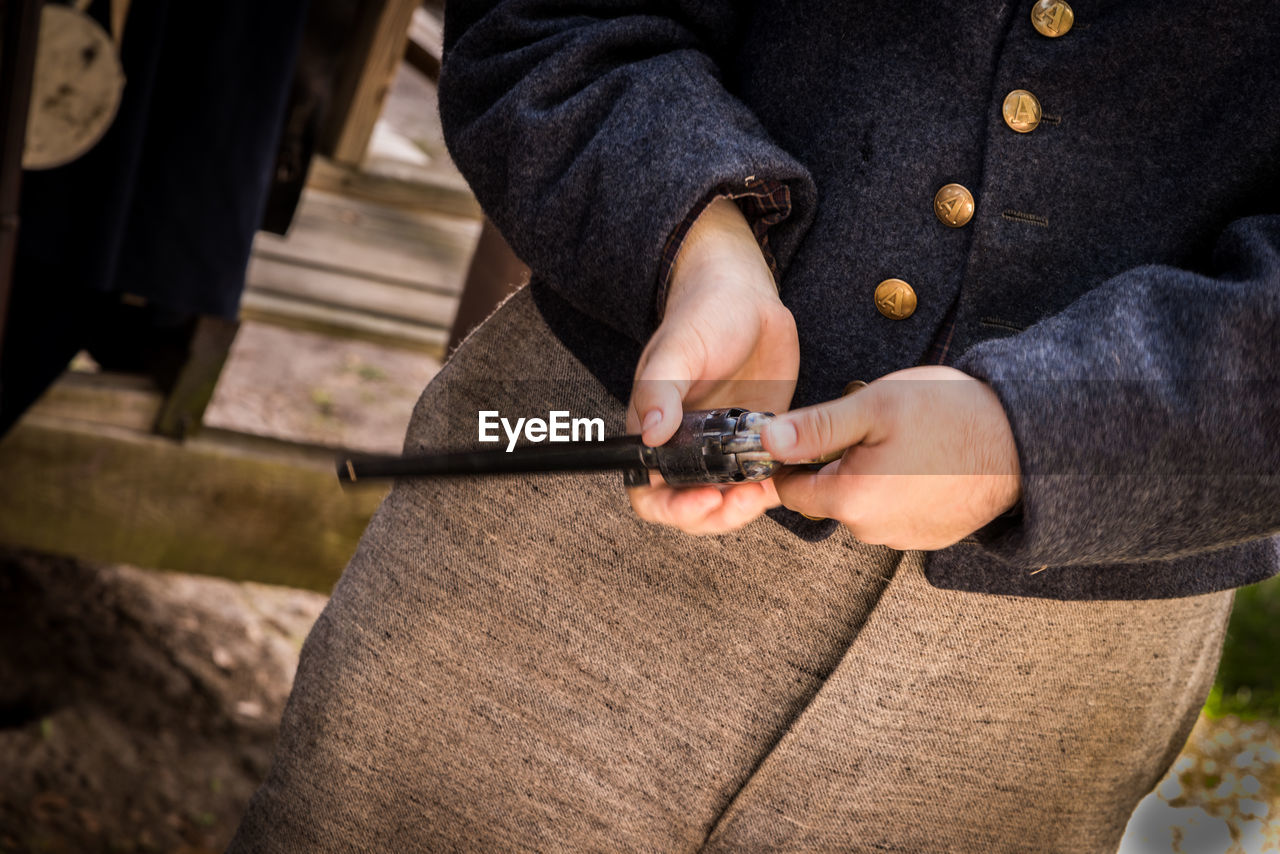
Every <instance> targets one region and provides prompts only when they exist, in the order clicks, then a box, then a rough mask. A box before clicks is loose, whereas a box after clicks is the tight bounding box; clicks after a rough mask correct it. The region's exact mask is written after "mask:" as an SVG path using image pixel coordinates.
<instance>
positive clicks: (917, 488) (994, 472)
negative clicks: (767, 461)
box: [763, 366, 1022, 549]
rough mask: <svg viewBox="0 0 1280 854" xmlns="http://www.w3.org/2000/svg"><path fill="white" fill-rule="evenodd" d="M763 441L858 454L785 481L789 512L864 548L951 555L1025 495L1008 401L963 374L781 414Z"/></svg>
mask: <svg viewBox="0 0 1280 854" xmlns="http://www.w3.org/2000/svg"><path fill="white" fill-rule="evenodd" d="M763 439H764V446H765V448H766V449H767V450H768V451H769V452H770V453H771V454H772V455H773V456H774V457H776V458H778V459H781V460H784V461H786V462H801V461H804V460H812V459H817V458H819V457H823V456H824V455H826V454H828V453H830V452H834V451H838V450H841V449H846V448H847V450H845V451H844V454H843V456H842V457H841V458H840V459H838V460H836V461H835V462H832V463H829V464H828V465H827V466H825V467H824V468H823V469H822V470H821V471H819V472H809V471H802V470H792V471H790V472H787V473H784V474H782V475H781V476H778V477H776V478H775V481H776V485H777V489H778V495H779V497H780V498H781V499H782V503H783V504H784V505H785V506H787V507H790V508H791V509H792V510H796V511H798V512H801V513H804V514H806V515H809V516H825V517H829V518H832V519H836V520H839V521H840V522H842V523H843V524H845V525H847V526H848V527H849V528H850V530H852V532H853V535H854V536H855V537H857V538H858V539H859V540H861V541H862V542H864V543H873V544H882V545H886V546H890V547H892V548H895V549H940V548H944V547H946V546H949V545H952V544H953V543H956V542H958V541H959V540H961V539H963V538H964V537H966V536H968V535H969V534H971V533H973V532H974V531H976V530H978V529H979V528H982V527H983V526H984V525H986V524H988V523H989V522H991V521H992V520H994V519H995V518H996V517H998V516H1000V515H1001V514H1002V513H1005V512H1007V511H1008V510H1010V509H1011V508H1012V507H1013V506H1014V505H1015V504H1016V503H1017V502H1018V499H1019V498H1020V496H1021V490H1022V487H1021V475H1020V469H1019V465H1018V451H1017V448H1016V446H1015V445H1014V440H1013V432H1012V430H1011V429H1010V427H1009V419H1008V417H1007V416H1006V415H1005V412H1004V408H1003V407H1002V406H1001V404H1000V400H999V398H997V397H996V394H995V392H994V391H992V390H991V388H990V386H988V385H987V384H986V383H984V382H982V381H980V380H977V379H974V378H973V377H971V376H969V375H968V374H965V373H962V372H960V371H957V370H955V369H953V368H946V367H934V366H926V367H918V368H908V369H907V370H903V371H897V372H895V373H892V374H888V375H887V376H884V377H882V378H881V379H879V380H877V381H875V382H873V383H872V384H871V385H869V386H867V387H866V388H863V389H861V390H860V391H858V392H856V393H855V394H853V395H850V396H847V397H843V398H840V399H839V400H833V401H830V402H827V403H823V404H819V405H817V406H810V407H806V408H805V409H798V410H796V411H794V412H790V413H787V414H785V415H780V416H778V418H777V420H776V421H774V422H773V423H772V424H770V425H769V426H768V427H767V428H766V429H765V431H764V436H763Z"/></svg>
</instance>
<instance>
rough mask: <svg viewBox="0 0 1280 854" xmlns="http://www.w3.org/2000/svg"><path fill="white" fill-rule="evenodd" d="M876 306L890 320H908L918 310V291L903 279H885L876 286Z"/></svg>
mask: <svg viewBox="0 0 1280 854" xmlns="http://www.w3.org/2000/svg"><path fill="white" fill-rule="evenodd" d="M876 308H878V309H880V313H881V314H883V315H884V316H885V317H887V318H889V319H890V320H906V319H907V318H908V317H910V316H911V315H912V313H913V312H915V310H916V292H915V291H913V290H912V289H911V286H910V285H908V284H907V283H906V282H904V281H902V279H885V280H884V281H883V282H881V283H880V284H879V285H878V286H877V287H876Z"/></svg>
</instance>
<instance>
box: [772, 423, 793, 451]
mask: <svg viewBox="0 0 1280 854" xmlns="http://www.w3.org/2000/svg"><path fill="white" fill-rule="evenodd" d="M769 438H770V439H771V440H772V441H771V442H770V444H772V445H773V448H774V450H775V451H785V450H787V449H788V448H794V447H795V444H796V425H794V424H792V423H791V422H790V421H775V422H773V423H772V424H770V425H769Z"/></svg>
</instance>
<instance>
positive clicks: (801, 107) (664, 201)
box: [440, 0, 1280, 599]
mask: <svg viewBox="0 0 1280 854" xmlns="http://www.w3.org/2000/svg"><path fill="white" fill-rule="evenodd" d="M1032 6H1033V2H1031V0H1017V2H995V0H973V2H958V3H947V2H943V3H938V2H936V0H934V2H928V3H926V2H916V0H867V2H817V0H760V2H756V3H745V2H740V3H731V2H719V1H718V0H717V2H691V0H668V2H658V0H581V1H580V2H574V3H556V2H550V0H509V2H479V0H469V2H465V3H462V2H458V3H451V4H450V5H449V14H448V16H447V20H446V32H445V49H446V56H445V63H444V70H443V74H442V76H441V81H440V106H441V115H442V118H443V122H444V128H445V135H446V140H447V142H448V144H449V148H450V151H451V153H452V154H453V157H454V159H455V161H456V162H457V164H458V166H459V167H460V168H461V170H462V171H463V173H464V174H465V175H466V177H467V178H468V180H469V181H470V183H471V185H472V187H473V189H474V191H475V193H476V196H477V197H478V198H479V200H480V202H481V204H482V206H483V207H484V209H485V211H486V213H487V214H488V215H489V216H490V217H491V218H492V219H493V221H494V222H495V223H496V224H497V225H498V227H499V228H500V229H501V230H502V231H503V233H504V234H505V235H506V236H507V238H508V239H509V241H510V242H511V244H512V246H513V247H514V249H515V250H516V252H517V254H519V255H520V256H521V258H523V259H524V260H525V261H526V262H527V263H528V264H529V265H530V266H531V267H532V269H533V271H534V279H533V282H532V285H531V286H532V288H533V292H534V295H535V298H536V299H537V302H538V305H539V307H540V309H541V310H542V312H543V314H544V315H545V316H546V318H547V320H548V322H549V324H550V325H551V327H552V328H553V329H554V330H556V332H557V334H558V335H560V336H561V337H562V338H563V339H564V341H565V342H566V343H567V344H568V345H569V347H570V348H571V349H572V350H573V351H574V352H575V354H576V355H578V357H579V358H581V359H582V360H583V362H584V363H585V364H586V365H587V366H588V367H589V368H590V369H591V370H592V371H593V372H594V373H595V374H596V375H597V376H599V377H600V378H601V379H602V380H604V381H605V383H606V384H607V385H608V386H609V387H610V388H611V390H613V391H614V392H615V393H616V394H617V395H618V396H619V397H620V398H622V399H625V398H626V395H627V392H628V387H629V383H630V379H631V375H632V372H633V370H634V365H635V362H636V359H637V357H638V355H639V352H640V349H641V346H642V344H643V342H644V341H645V340H647V338H648V336H649V335H650V334H651V333H652V332H653V330H654V328H655V325H656V323H657V320H658V318H657V302H658V295H657V288H658V278H659V265H660V261H661V256H662V251H663V248H664V244H665V243H666V241H667V240H668V238H669V237H670V236H671V235H672V233H673V232H674V231H675V230H676V229H677V228H678V226H679V224H680V223H681V222H682V220H684V218H685V217H686V215H687V214H688V213H689V212H690V211H691V210H693V209H695V208H696V206H697V205H698V204H699V203H700V202H701V201H702V200H705V199H706V198H708V197H709V196H711V195H713V194H715V193H718V192H732V191H734V190H736V189H739V188H742V187H744V186H746V183H747V181H748V179H755V180H767V181H780V182H785V184H786V186H787V188H788V190H789V195H790V210H789V212H788V214H787V216H786V218H785V219H784V220H782V221H781V222H779V223H777V224H774V225H773V226H772V227H771V228H770V229H769V232H768V238H767V240H768V246H769V248H770V250H771V251H772V253H773V255H774V258H775V259H776V261H777V265H778V281H779V286H780V292H781V295H782V298H783V300H784V302H785V303H786V305H787V306H788V307H789V308H790V309H791V311H792V313H793V314H794V315H795V318H796V323H797V326H798V329H799V331H800V348H801V369H800V378H799V384H798V388H797V391H796V397H795V400H794V405H796V406H800V405H805V404H810V403H815V402H818V401H822V400H827V399H831V398H834V397H836V396H838V395H839V394H840V391H841V388H842V387H843V385H844V384H845V383H846V382H847V381H849V380H850V379H866V380H870V379H873V378H875V377H879V376H882V375H884V374H886V373H888V372H890V371H894V370H897V369H900V368H904V367H909V366H912V365H915V364H919V363H920V362H921V360H922V359H923V358H925V356H926V353H927V352H928V351H929V349H930V345H931V343H933V342H934V341H935V338H937V337H938V336H939V334H940V330H941V331H942V334H945V335H947V336H949V339H948V340H949V346H948V347H947V350H946V353H947V356H946V361H947V363H948V364H951V365H953V366H954V367H956V368H959V369H960V370H963V371H965V372H967V373H969V374H972V375H974V376H976V377H979V378H981V379H983V380H985V381H987V382H988V383H990V384H991V386H992V387H993V388H994V389H995V391H996V393H997V395H998V396H999V397H1000V399H1001V401H1002V403H1003V404H1004V406H1005V409H1006V411H1007V413H1008V416H1009V419H1010V422H1011V424H1012V427H1013V432H1014V437H1015V440H1016V442H1017V445H1018V450H1019V455H1020V460H1021V465H1022V471H1023V486H1024V497H1023V505H1022V512H1021V514H1020V516H1017V517H1015V518H1011V519H1007V520H1004V522H1003V523H1002V524H997V525H995V526H992V527H991V528H988V529H985V530H984V531H982V532H979V534H978V535H976V536H975V537H973V538H970V539H969V540H968V541H966V542H964V543H961V544H958V545H956V546H953V547H951V548H947V549H943V550H941V551H938V552H934V553H932V554H931V555H929V560H928V563H927V574H928V577H929V579H930V580H931V581H932V582H933V583H934V584H937V585H940V586H944V587H951V588H957V589H966V590H975V591H985V592H991V593H1010V594H1018V595H1030V596H1045V597H1055V598H1068V599H1082V598H1083V599H1088V598H1152V597H1170V596H1184V595H1191V594H1195V593H1202V592H1207V591H1212V590H1220V589H1225V588H1229V587H1234V586H1239V585H1242V584H1248V583H1251V582H1254V581H1258V580H1260V579H1263V578H1265V577H1267V576H1269V575H1271V574H1273V573H1274V572H1275V571H1276V570H1277V567H1278V566H1280V540H1277V539H1276V538H1275V537H1276V534H1277V533H1278V532H1280V94H1277V93H1280V17H1278V16H1275V15H1267V14H1261V13H1260V10H1259V9H1258V8H1257V7H1256V4H1250V3H1245V2H1243V0H1227V2H1222V3H1214V4H1206V3H1199V2H1193V0H1186V2H1182V0H1160V2H1155V0H1075V2H1073V3H1072V6H1073V9H1074V14H1075V22H1074V25H1073V26H1072V28H1071V29H1070V30H1069V31H1068V32H1066V33H1065V34H1063V35H1061V36H1059V37H1056V38H1049V37H1046V36H1045V35H1042V34H1040V33H1039V32H1037V30H1036V28H1035V27H1034V26H1033V23H1032V19H1031V11H1032ZM1016 89H1023V90H1027V91H1029V92H1031V93H1033V94H1034V95H1035V96H1036V97H1037V98H1038V100H1039V102H1040V103H1041V105H1042V108H1043V114H1044V117H1043V120H1042V122H1041V124H1040V125H1039V127H1037V128H1035V130H1033V131H1031V132H1029V133H1018V132H1015V131H1013V130H1012V129H1011V128H1010V127H1009V126H1007V125H1006V122H1005V119H1004V117H1003V115H1002V102H1003V101H1004V100H1005V96H1006V94H1007V93H1009V92H1011V91H1013V90H1016ZM953 182H954V183H959V184H963V185H964V186H965V187H967V188H969V189H970V190H971V191H972V194H973V196H974V198H975V200H976V213H975V215H974V217H973V220H972V221H971V222H970V223H969V224H968V225H966V226H964V227H961V228H948V227H946V226H944V225H943V224H942V223H941V222H940V221H939V220H938V218H937V217H936V216H935V214H934V211H933V207H932V200H933V197H934V194H935V192H936V191H937V190H938V189H939V188H940V187H941V186H943V185H944V184H948V183H953ZM891 277H893V278H899V279H903V280H905V281H907V282H908V283H910V284H911V285H912V287H913V289H914V290H915V292H916V294H917V297H918V302H919V304H918V307H917V308H916V310H915V312H914V313H913V314H912V315H911V316H910V317H908V318H907V319H905V320H891V319H889V318H887V317H885V316H884V315H882V314H881V313H880V312H879V311H878V310H877V308H876V306H875V304H874V301H873V297H872V295H873V293H874V291H875V288H876V286H877V284H878V283H879V282H881V281H882V280H884V279H887V278H891ZM771 515H773V516H774V518H775V519H776V520H777V521H778V522H779V523H781V524H784V525H786V526H788V527H789V528H791V529H792V530H793V531H795V532H796V534H797V535H798V536H802V537H805V538H806V539H817V538H821V537H824V536H827V535H829V534H830V532H831V531H832V530H833V529H834V523H832V522H809V521H807V520H804V519H802V518H801V517H799V516H797V515H796V514H792V513H790V512H789V511H784V510H780V511H774V512H773V513H772V514H771Z"/></svg>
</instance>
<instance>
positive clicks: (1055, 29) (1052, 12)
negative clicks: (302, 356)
mask: <svg viewBox="0 0 1280 854" xmlns="http://www.w3.org/2000/svg"><path fill="white" fill-rule="evenodd" d="M1075 22H1076V13H1075V12H1073V11H1072V10H1071V7H1070V6H1068V5H1067V4H1066V3H1063V2H1062V0H1040V2H1039V3H1037V4H1036V5H1034V6H1032V7H1031V24H1032V26H1034V27H1035V28H1036V32H1038V33H1039V34H1040V35H1042V36H1048V37H1049V38H1051V39H1056V38H1057V37H1058V36H1065V35H1066V34H1067V31H1069V30H1070V29H1071V25H1072V24H1074V23H1075Z"/></svg>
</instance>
